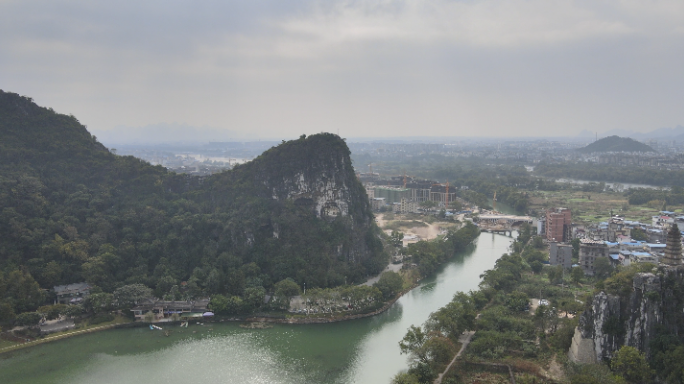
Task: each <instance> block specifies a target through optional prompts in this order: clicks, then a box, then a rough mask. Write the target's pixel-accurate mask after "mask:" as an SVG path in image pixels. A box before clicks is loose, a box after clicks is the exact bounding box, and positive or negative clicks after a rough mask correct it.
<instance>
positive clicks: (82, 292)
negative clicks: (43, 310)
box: [52, 282, 92, 304]
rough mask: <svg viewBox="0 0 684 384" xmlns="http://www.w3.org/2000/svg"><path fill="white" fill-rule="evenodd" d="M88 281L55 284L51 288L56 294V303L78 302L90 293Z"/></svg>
mask: <svg viewBox="0 0 684 384" xmlns="http://www.w3.org/2000/svg"><path fill="white" fill-rule="evenodd" d="M90 288H92V287H91V286H90V285H89V284H88V283H85V282H84V283H74V284H67V285H57V286H55V287H53V288H52V290H53V291H55V295H56V296H57V303H58V304H79V303H81V302H82V301H83V300H85V298H86V297H88V295H90Z"/></svg>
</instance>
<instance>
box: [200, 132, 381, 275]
mask: <svg viewBox="0 0 684 384" xmlns="http://www.w3.org/2000/svg"><path fill="white" fill-rule="evenodd" d="M349 155H350V153H349V149H348V147H347V145H346V143H345V142H344V140H342V139H341V138H340V137H339V136H337V135H333V134H317V135H312V136H309V137H305V136H302V137H300V138H299V139H298V140H292V141H287V142H283V143H282V144H280V145H278V146H277V147H274V148H271V149H270V150H268V151H266V152H264V153H263V154H262V155H261V156H259V157H258V158H256V159H254V160H253V161H251V162H249V163H246V164H243V165H240V166H238V167H236V168H235V169H233V170H231V171H229V172H225V173H224V174H221V175H216V176H215V177H211V178H210V179H209V180H207V183H209V184H210V185H209V186H205V187H204V189H207V190H211V191H212V196H211V199H212V201H217V202H219V201H220V205H222V206H223V205H226V204H227V205H234V206H236V209H237V210H238V212H239V214H240V216H244V217H249V218H251V220H249V221H252V222H254V221H259V225H258V226H246V227H241V228H239V229H238V228H236V229H235V233H234V235H233V236H232V237H233V239H234V240H235V242H236V243H242V244H245V243H247V244H248V245H250V246H252V245H258V244H260V243H273V241H276V243H273V246H275V247H278V246H281V245H282V244H284V243H286V244H290V245H293V244H298V245H297V248H299V249H298V250H297V251H296V252H297V253H296V254H295V253H293V254H291V255H289V256H288V257H291V258H293V259H296V258H301V257H302V255H304V254H307V253H316V254H318V255H319V256H317V257H316V258H315V259H318V262H320V261H321V260H320V259H321V258H322V259H325V261H324V262H323V264H326V265H328V267H326V268H330V266H332V265H334V264H336V262H335V260H338V261H343V262H344V264H345V265H344V266H342V267H343V269H347V270H350V269H351V270H357V271H358V273H369V272H370V273H373V272H376V270H377V269H378V268H379V267H380V266H381V264H382V263H383V262H384V260H383V259H382V256H381V245H380V244H379V241H378V239H377V237H376V236H375V235H374V230H375V226H374V221H373V215H372V212H371V209H370V204H369V202H368V197H367V195H366V192H365V189H364V188H363V186H362V185H361V183H360V182H359V181H358V179H357V178H356V175H355V174H354V170H353V168H352V166H351V160H350V157H349ZM245 194H250V195H251V198H252V199H257V200H258V201H259V203H258V204H256V205H259V206H262V207H264V206H268V207H269V209H268V211H267V212H263V211H261V210H256V211H255V210H254V206H250V205H242V204H241V203H240V202H238V201H236V200H235V196H238V198H239V199H241V200H242V201H245ZM253 201H256V200H253ZM255 219H256V220H255ZM321 231H322V232H321ZM314 232H319V233H318V234H316V235H315V236H313V239H312V240H313V241H309V243H311V242H313V243H314V244H305V243H304V242H306V241H305V239H307V238H312V237H311V236H310V235H311V234H312V233H314ZM323 232H325V233H323ZM269 238H270V239H269ZM240 239H242V240H240ZM290 248H291V247H290ZM281 252H282V250H281ZM292 252H295V250H294V249H293V250H292ZM331 258H332V259H335V260H331ZM313 259H314V258H311V259H310V260H312V261H313ZM269 264H270V266H267V265H269ZM283 264H288V263H285V262H284V263H283ZM272 265H273V263H271V262H268V263H264V267H265V268H267V269H270V268H273V267H272ZM307 269H310V266H309V267H308V268H307ZM343 273H345V272H343ZM358 273H357V274H356V275H357V276H359V277H361V276H360V275H358ZM275 274H276V275H277V273H275ZM325 274H328V272H325V273H324V272H323V271H320V272H319V273H317V274H316V275H318V276H322V275H325ZM345 274H346V275H347V276H350V277H351V276H352V275H354V273H351V272H346V273H345ZM292 277H295V276H292ZM302 279H304V277H303V276H302ZM322 280H325V281H322V282H321V283H320V284H321V285H329V284H331V282H330V281H327V279H325V278H324V279H322Z"/></svg>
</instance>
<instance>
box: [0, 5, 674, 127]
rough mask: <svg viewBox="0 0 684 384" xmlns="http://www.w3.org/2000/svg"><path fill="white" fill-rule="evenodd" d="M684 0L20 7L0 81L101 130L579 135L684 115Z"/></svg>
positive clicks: (7, 11)
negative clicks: (167, 125) (165, 124)
mask: <svg viewBox="0 0 684 384" xmlns="http://www.w3.org/2000/svg"><path fill="white" fill-rule="evenodd" d="M683 21H684V5H682V3H681V1H679V0H672V1H666V0H661V1H654V2H639V1H632V0H622V1H612V2H596V1H589V0H586V1H583V0H578V1H562V2H561V1H558V2H555V1H548V0H524V1H523V0H507V1H503V0H501V1H499V0H481V1H444V0H424V1H413V0H404V1H393V0H377V1H371V0H368V1H305V0H302V1H275V0H272V1H265V0H255V1H229V2H225V1H209V2H190V1H147V2H140V1H137V2H133V1H124V2H109V3H106V2H102V3H100V2H91V1H56V0H52V1H4V2H0V87H2V88H3V89H5V90H8V91H13V92H18V93H21V94H26V95H28V96H32V97H34V98H35V99H36V100H37V101H38V102H39V103H41V104H44V105H47V106H52V107H54V108H55V109H57V110H58V111H61V112H65V113H73V114H75V115H77V116H78V117H79V119H80V120H81V121H84V122H86V123H87V124H89V126H90V127H91V128H92V129H94V130H100V131H103V132H104V131H108V130H113V129H114V128H115V127H117V126H145V125H150V124H156V123H159V122H162V121H180V122H185V123H187V124H190V125H193V126H202V125H208V126H213V127H221V128H222V129H227V130H233V131H237V132H253V133H257V134H260V135H262V136H274V134H273V132H277V135H282V134H288V135H292V136H296V135H298V134H300V133H313V132H319V131H322V130H329V131H337V130H338V129H340V130H341V133H342V134H343V135H349V136H364V135H370V136H379V135H383V134H384V135H411V134H415V132H416V131H417V130H419V131H421V133H424V132H430V133H431V134H434V135H440V136H444V135H448V134H451V133H453V134H455V135H476V134H477V135H496V134H499V133H500V132H506V133H507V134H509V133H510V132H517V133H519V134H521V135H538V134H539V132H546V133H548V134H549V135H567V134H568V131H575V132H579V131H581V130H582V129H589V130H591V131H597V130H598V131H599V132H601V131H607V130H609V129H615V128H625V129H631V130H637V131H648V130H651V129H653V128H657V127H662V126H675V125H677V124H681V123H682V121H683V120H684V116H683V115H684V111H682V110H681V107H679V106H678V102H680V101H681V100H682V99H684V97H683V96H684V87H683V85H684V84H683V83H684V74H683V73H682V71H681V68H682V67H684V54H683V52H684V39H683V38H682V37H684V27H683V25H684V23H683Z"/></svg>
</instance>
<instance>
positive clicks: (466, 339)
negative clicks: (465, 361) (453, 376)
mask: <svg viewBox="0 0 684 384" xmlns="http://www.w3.org/2000/svg"><path fill="white" fill-rule="evenodd" d="M474 334H475V331H468V332H463V334H462V335H461V336H460V337H459V338H458V341H459V343H461V349H460V350H459V351H458V353H457V354H456V356H454V358H453V359H451V362H450V363H449V365H447V367H446V369H444V372H442V373H440V374H439V375H438V376H437V378H436V379H435V381H434V384H442V376H444V375H446V373H447V372H449V370H450V369H451V366H452V365H454V363H455V362H456V359H458V357H459V356H461V353H463V351H465V349H466V347H467V346H468V344H469V343H470V339H472V338H473V335H474Z"/></svg>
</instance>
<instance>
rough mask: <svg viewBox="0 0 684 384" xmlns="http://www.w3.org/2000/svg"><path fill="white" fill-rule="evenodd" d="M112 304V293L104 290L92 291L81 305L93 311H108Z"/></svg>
mask: <svg viewBox="0 0 684 384" xmlns="http://www.w3.org/2000/svg"><path fill="white" fill-rule="evenodd" d="M113 304H114V295H113V294H111V293H106V292H100V293H93V294H91V295H90V296H88V297H87V298H86V299H85V301H84V302H83V306H84V307H85V309H86V310H88V311H93V312H95V313H100V312H106V311H109V310H111V309H112V306H113Z"/></svg>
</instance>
